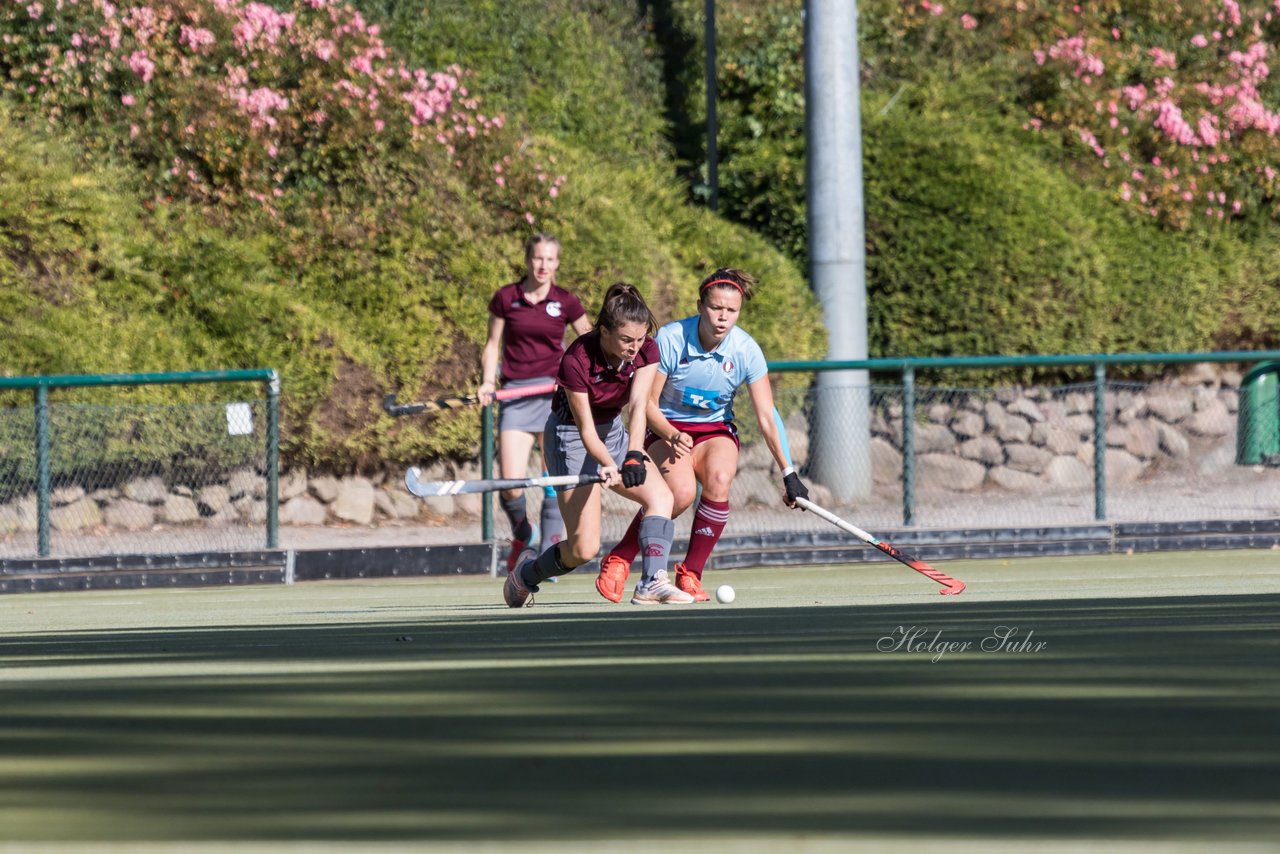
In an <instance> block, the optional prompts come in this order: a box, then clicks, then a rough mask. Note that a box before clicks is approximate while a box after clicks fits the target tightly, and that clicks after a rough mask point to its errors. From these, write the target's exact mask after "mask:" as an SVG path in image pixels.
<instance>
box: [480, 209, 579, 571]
mask: <svg viewBox="0 0 1280 854" xmlns="http://www.w3.org/2000/svg"><path fill="white" fill-rule="evenodd" d="M524 260H525V266H526V268H527V272H526V274H525V277H524V278H523V279H521V280H520V281H518V282H512V283H511V284H509V285H504V286H503V287H501V288H499V289H498V291H497V293H495V294H494V295H493V298H492V299H491V300H489V315H490V317H489V340H488V341H486V342H485V345H484V350H483V352H482V353H481V355H480V373H481V380H482V382H481V383H480V387H479V388H478V389H476V396H477V397H479V398H480V402H481V403H482V404H484V405H486V406H487V405H489V404H490V403H492V402H493V393H494V391H495V390H496V389H497V384H498V365H499V355H501V365H502V385H503V387H504V388H507V389H513V388H520V387H522V386H536V385H548V384H550V383H552V382H553V381H554V380H555V375H556V371H557V370H558V369H559V367H560V357H561V356H562V355H564V333H565V328H566V327H567V326H570V325H571V326H573V328H574V331H576V332H577V333H578V334H579V335H582V334H583V333H585V332H587V331H588V330H590V329H591V321H589V320H588V319H587V316H586V311H585V310H584V309H583V307H582V303H581V302H579V301H578V298H577V297H575V296H574V295H573V294H571V293H570V292H569V291H566V290H565V289H564V288H562V287H560V286H559V285H557V284H556V270H557V269H559V267H560V241H558V240H556V238H554V237H552V236H551V235H550V234H535V235H533V236H532V237H530V238H529V240H528V241H527V242H526V243H525V246H524ZM550 412H551V394H550V393H547V394H540V395H531V396H529V397H518V398H513V399H509V400H507V401H506V402H504V403H503V404H502V406H501V407H500V409H499V413H498V470H499V472H500V475H499V476H500V477H509V478H522V477H524V476H525V474H526V472H527V469H528V465H529V452H530V451H532V450H533V446H534V445H535V444H538V445H539V446H540V445H541V440H542V428H543V425H544V424H546V421H547V415H548V414H549V413H550ZM498 500H499V503H500V504H501V505H502V510H503V512H504V513H506V515H507V520H508V521H509V522H510V523H511V552H510V554H508V555H507V571H508V572H510V571H511V569H512V567H514V566H515V560H516V556H517V555H519V554H520V550H521V549H523V548H524V547H525V546H526V545H527V544H529V543H530V542H533V541H534V540H535V539H537V538H536V537H535V536H534V531H535V528H534V526H533V524H532V523H531V522H530V521H529V518H528V516H527V515H526V512H525V497H524V492H523V491H522V490H519V489H513V490H506V491H503V492H502V493H501V494H500V496H499V499H498ZM563 537H564V523H563V522H562V521H561V519H560V513H559V508H558V507H557V506H556V501H555V500H554V498H553V497H552V496H549V495H548V496H544V498H543V502H542V538H543V540H544V542H548V543H550V542H555V541H557V540H559V539H562V538H563Z"/></svg>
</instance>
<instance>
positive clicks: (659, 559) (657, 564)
mask: <svg viewBox="0 0 1280 854" xmlns="http://www.w3.org/2000/svg"><path fill="white" fill-rule="evenodd" d="M675 534H676V523H675V522H673V521H671V520H670V519H668V518H667V517H666V516H645V517H644V519H643V520H641V522H640V566H641V569H640V583H641V584H648V583H649V582H650V581H652V580H653V577H654V576H655V575H657V574H658V573H659V572H665V571H666V569H667V555H668V554H670V552H671V540H672V538H673V537H674V536H675Z"/></svg>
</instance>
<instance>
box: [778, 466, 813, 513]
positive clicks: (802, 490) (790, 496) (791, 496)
mask: <svg viewBox="0 0 1280 854" xmlns="http://www.w3.org/2000/svg"><path fill="white" fill-rule="evenodd" d="M782 485H783V486H784V487H786V490H787V506H788V507H795V506H796V499H797V498H808V497H809V489H808V487H806V486H805V485H804V484H803V483H801V482H800V475H798V474H796V473H795V472H790V473H789V474H786V475H783V477H782Z"/></svg>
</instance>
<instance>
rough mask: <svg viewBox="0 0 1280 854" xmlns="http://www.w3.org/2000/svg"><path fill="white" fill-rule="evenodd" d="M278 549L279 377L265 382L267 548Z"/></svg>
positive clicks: (272, 377) (273, 374) (275, 376)
mask: <svg viewBox="0 0 1280 854" xmlns="http://www.w3.org/2000/svg"><path fill="white" fill-rule="evenodd" d="M279 547H280V375H279V374H277V373H276V372H275V371H272V372H271V378H270V379H269V380H267V548H269V549H276V548H279Z"/></svg>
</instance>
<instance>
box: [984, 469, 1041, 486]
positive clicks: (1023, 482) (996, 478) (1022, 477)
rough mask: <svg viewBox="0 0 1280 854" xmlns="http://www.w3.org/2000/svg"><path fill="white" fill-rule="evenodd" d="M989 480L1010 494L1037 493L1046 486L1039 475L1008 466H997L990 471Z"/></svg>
mask: <svg viewBox="0 0 1280 854" xmlns="http://www.w3.org/2000/svg"><path fill="white" fill-rule="evenodd" d="M987 480H988V481H990V482H991V483H994V484H995V485H996V486H998V487H1000V488H1001V489H1007V490H1009V491H1010V492H1035V491H1037V490H1039V489H1040V488H1041V487H1043V486H1044V481H1043V480H1041V479H1040V476H1039V475H1035V474H1031V473H1030V472H1025V471H1017V470H1016V469H1011V468H1008V467H1006V466H996V467H995V468H993V469H991V470H990V471H988V472H987Z"/></svg>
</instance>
